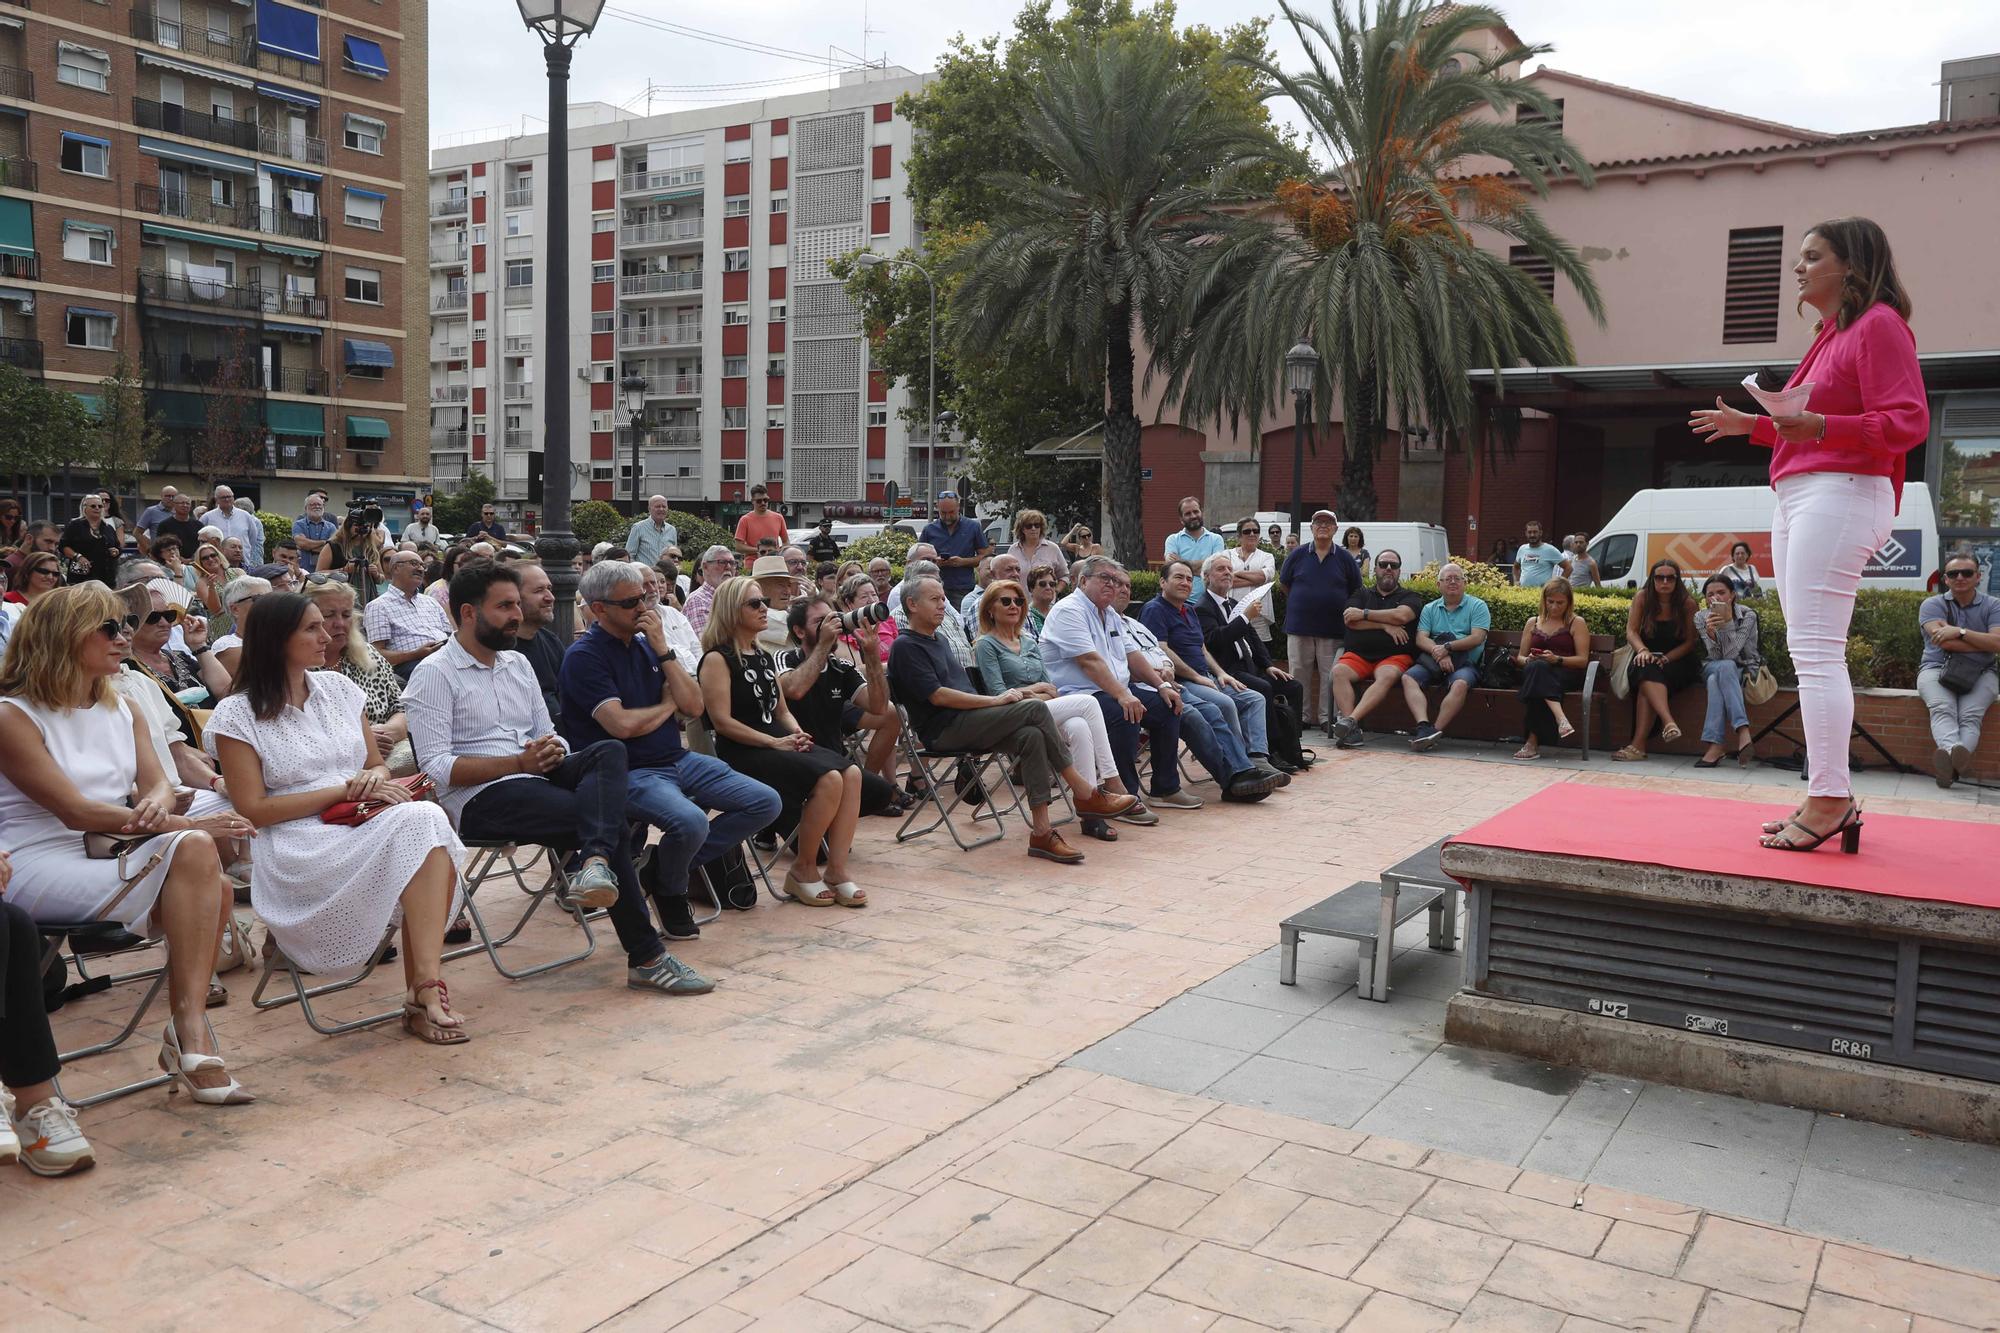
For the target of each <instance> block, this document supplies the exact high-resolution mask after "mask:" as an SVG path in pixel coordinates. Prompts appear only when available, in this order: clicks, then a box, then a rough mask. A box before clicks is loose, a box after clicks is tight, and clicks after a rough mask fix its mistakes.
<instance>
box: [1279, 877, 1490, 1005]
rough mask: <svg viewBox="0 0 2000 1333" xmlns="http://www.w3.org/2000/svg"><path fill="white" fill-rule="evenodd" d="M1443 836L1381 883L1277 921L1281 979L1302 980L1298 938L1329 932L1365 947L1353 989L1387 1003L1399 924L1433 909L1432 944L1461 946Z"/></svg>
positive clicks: (1363, 884) (1359, 886)
mask: <svg viewBox="0 0 2000 1333" xmlns="http://www.w3.org/2000/svg"><path fill="white" fill-rule="evenodd" d="M1443 846H1444V839H1442V838H1440V839H1438V840H1437V841H1436V842H1434V843H1432V844H1431V845H1430V846H1429V847H1426V848H1424V849H1423V850H1422V851H1420V852H1417V853H1415V854H1414V855H1412V856H1408V857H1405V858H1404V859H1403V860H1401V861H1398V862H1397V863H1396V864H1395V865H1393V866H1391V867H1389V868H1388V869H1387V870H1385V871H1383V872H1382V878H1381V879H1380V881H1370V880H1362V881H1360V882H1358V883H1355V884H1350V885H1348V886H1347V887H1346V888H1344V889H1342V890H1341V891H1340V892H1339V893H1336V894H1334V895H1333V896H1332V897H1331V898H1327V899H1325V900H1324V901H1322V902H1319V903H1316V904H1314V905H1313V906H1311V907H1308V908H1307V909H1306V910H1305V911H1303V912H1298V913H1295V914H1293V915H1292V916H1289V917H1287V918H1285V920H1283V921H1281V922H1279V923H1278V945H1279V957H1278V981H1279V983H1280V984H1282V985H1286V986H1293V985H1297V984H1298V967H1299V936H1301V935H1331V936H1333V937H1335V938H1336V939H1346V940H1353V941H1355V942H1356V943H1358V944H1359V945H1360V946H1361V958H1360V966H1359V968H1358V969H1357V978H1356V982H1355V989H1356V991H1357V992H1358V993H1359V994H1360V996H1361V998H1362V999H1364V1000H1375V1001H1377V1002H1379V1003H1385V1004H1386V1003H1387V1002H1388V999H1389V965H1390V962H1391V960H1392V959H1393V958H1394V957H1395V953H1396V927H1397V926H1400V925H1401V924H1403V922H1405V921H1408V920H1409V919H1410V918H1411V917H1413V916H1415V915H1416V914H1417V913H1419V912H1429V913H1430V914H1431V919H1430V939H1429V941H1428V942H1429V945H1430V947H1431V948H1433V949H1435V950H1437V951H1438V952H1440V953H1450V952H1452V951H1454V950H1456V949H1457V947H1458V882H1457V881H1456V880H1454V879H1452V878H1451V877H1450V876H1449V875H1446V874H1445V873H1444V871H1443V870H1442V869H1440V868H1439V865H1438V852H1439V849H1440V848H1442V847H1443Z"/></svg>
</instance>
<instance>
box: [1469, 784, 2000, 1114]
mask: <svg viewBox="0 0 2000 1333" xmlns="http://www.w3.org/2000/svg"><path fill="white" fill-rule="evenodd" d="M1788 813H1790V811H1789V808H1788V807H1782V806H1771V805H1762V804H1754V803H1750V802H1742V801H1728V800H1715V799H1709V798H1704V797H1689V796H1675V795H1663V794H1657V793H1653V792H1649V791H1645V790H1639V789H1621V788H1609V787H1588V786H1581V785H1578V784H1565V785H1563V786H1561V787H1556V788H1551V789H1548V790H1545V791H1543V792H1540V793H1538V794H1537V795H1535V796H1532V797H1530V798H1528V799H1527V800H1524V801H1522V802H1520V803H1519V804H1517V805H1515V806H1513V807H1511V808H1509V809H1507V810H1505V811H1503V812H1501V813H1500V814H1499V815H1497V816H1495V817H1493V818H1492V819H1489V820H1487V821H1486V822H1484V823H1482V824H1479V825H1477V826H1475V827H1474V828H1471V829H1469V830H1467V831H1466V832H1465V833H1463V834H1461V835H1459V836H1458V837H1456V838H1453V839H1451V840H1450V841H1449V842H1447V843H1446V845H1445V849H1444V852H1443V856H1442V864H1443V867H1444V869H1445V870H1446V871H1447V872H1448V873H1450V874H1452V875H1453V876H1455V877H1456V878H1458V879H1459V880H1460V881H1461V882H1462V883H1464V884H1465V886H1466V888H1467V890H1468V908H1467V924H1466V973H1465V985H1466V989H1465V990H1464V991H1463V992H1461V993H1460V994H1459V995H1457V996H1455V997H1453V999H1452V1000H1451V1001H1450V1004H1449V1007H1448V1010H1447V1016H1446V1033H1447V1036H1448V1038H1449V1039H1450V1040H1452V1041H1455V1042H1461V1043H1464V1044H1467V1045H1475V1046H1484V1047H1488V1048H1492V1049H1499V1050H1506V1051H1511V1052H1513V1053H1516V1054H1521V1055H1528V1056H1533V1057H1535V1058H1538V1059H1542V1060H1547V1061H1550V1062H1552V1063H1558V1064H1565V1065H1572V1066H1577V1067H1582V1068H1589V1069H1595V1070H1601V1071H1605V1072H1610V1073H1621V1074H1629V1075H1634V1076H1638V1077H1643V1078H1649V1079H1655V1080H1658V1081H1661V1082H1667V1083H1675V1084H1679V1085H1681V1086H1685V1087H1692V1088H1699V1089H1704V1090H1709V1091H1718V1092H1727V1093H1732V1094H1734V1095H1738V1096H1744V1097H1750V1098H1755V1099H1757V1100H1760V1101H1767V1102H1780V1103H1785V1104H1789V1105H1794V1106H1802V1107H1810V1108H1812V1109H1816V1110H1824V1111H1832V1112H1837V1113H1840V1114H1846V1115H1853V1116H1859V1117H1862V1118H1865V1119H1870V1120H1878V1121H1883V1122H1885V1123H1890V1124H1897V1125H1904V1126H1908V1127H1911V1128H1918V1129H1925V1130H1929V1131H1932V1132H1938V1133H1946V1134H1951V1135H1954V1136H1957V1137H1961V1138H1971V1139H1977V1140H1982V1141H1986V1142H1996V1141H2000V831H1997V830H1995V828H1994V827H1993V826H1991V825H1988V824H1979V823H1968V822H1959V821H1953V820H1936V819H1918V818H1912V817H1907V816H1893V815H1875V816H1869V815H1866V814H1865V812H1864V820H1865V827H1864V829H1863V832H1862V836H1861V846H1860V851H1859V854H1857V855H1851V856H1850V855H1844V854H1842V853H1841V852H1839V851H1838V850H1837V848H1836V847H1835V845H1834V844H1832V843H1829V844H1828V845H1827V846H1826V847H1824V848H1822V849H1821V850H1819V851H1817V852H1813V853H1809V854H1798V853H1787V852H1780V851H1772V850H1768V849H1765V848H1762V847H1760V846H1758V845H1757V841H1756V834H1757V826H1758V824H1759V823H1760V822H1762V821H1764V820H1767V819H1778V818H1783V817H1784V816H1785V815H1787V814H1788Z"/></svg>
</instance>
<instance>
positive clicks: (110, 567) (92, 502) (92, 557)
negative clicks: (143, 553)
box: [62, 495, 120, 588]
mask: <svg viewBox="0 0 2000 1333" xmlns="http://www.w3.org/2000/svg"><path fill="white" fill-rule="evenodd" d="M119 549H120V543H119V538H118V529H117V528H115V527H113V526H112V525H111V524H110V523H109V522H108V521H106V519H105V517H104V498H103V497H102V496H97V495H86V496H84V497H83V516H82V517H81V518H73V519H71V520H70V521H69V526H67V527H65V528H64V529H63V531H62V550H63V554H64V555H66V556H68V557H69V558H70V559H71V561H72V562H73V564H74V566H75V567H76V569H77V571H78V574H79V576H80V577H81V578H84V579H95V580H97V582H99V583H102V584H103V585H104V586H105V587H107V588H109V587H111V586H112V585H114V584H116V583H117V582H118V552H119Z"/></svg>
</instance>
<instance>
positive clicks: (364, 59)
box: [341, 37, 389, 79]
mask: <svg viewBox="0 0 2000 1333" xmlns="http://www.w3.org/2000/svg"><path fill="white" fill-rule="evenodd" d="M341 48H342V50H343V51H344V52H345V54H346V56H347V67H348V68H349V69H351V70H353V71H355V72H356V73H358V74H369V75H373V76H374V77H375V78H378V79H386V78H388V77H389V57H387V56H385V55H383V54H382V46H381V43H379V42H371V41H369V40H368V39H367V38H366V37H348V38H346V39H345V40H344V41H343V42H342V43H341Z"/></svg>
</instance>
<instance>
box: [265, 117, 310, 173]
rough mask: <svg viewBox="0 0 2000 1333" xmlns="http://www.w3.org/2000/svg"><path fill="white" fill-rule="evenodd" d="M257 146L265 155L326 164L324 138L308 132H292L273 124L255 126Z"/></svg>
mask: <svg viewBox="0 0 2000 1333" xmlns="http://www.w3.org/2000/svg"><path fill="white" fill-rule="evenodd" d="M257 148H258V151H259V152H262V153H264V154H266V155H267V156H277V157H289V158H291V159H292V160H293V161H295V162H310V163H312V164H313V165H315V166H322V167H323V166H325V165H326V140H324V139H315V138H314V137H313V136H312V135H310V134H294V133H292V132H291V130H290V129H289V128H286V129H280V128H278V127H277V126H275V125H259V126H258V127H257Z"/></svg>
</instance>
